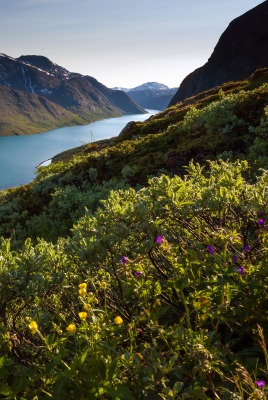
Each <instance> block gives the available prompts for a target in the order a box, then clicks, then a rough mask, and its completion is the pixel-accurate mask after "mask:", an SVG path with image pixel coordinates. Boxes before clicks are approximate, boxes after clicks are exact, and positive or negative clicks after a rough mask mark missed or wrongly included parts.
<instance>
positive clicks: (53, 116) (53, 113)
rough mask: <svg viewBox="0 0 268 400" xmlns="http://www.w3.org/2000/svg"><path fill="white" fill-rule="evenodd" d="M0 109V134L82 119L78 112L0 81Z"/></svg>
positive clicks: (29, 131)
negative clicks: (74, 112) (75, 112)
mask: <svg viewBox="0 0 268 400" xmlns="http://www.w3.org/2000/svg"><path fill="white" fill-rule="evenodd" d="M0 110H1V118H0V136H9V135H23V134H25V133H28V134H29V133H38V132H40V131H43V130H49V129H52V128H56V127H61V126H67V125H79V124H83V123H84V120H83V119H82V118H81V117H79V116H78V115H76V114H73V113H72V112H70V111H68V110H66V109H65V108H63V107H61V106H59V105H57V104H55V103H53V102H51V101H49V100H48V99H46V98H44V97H42V96H38V95H35V94H29V93H25V92H23V91H22V90H16V89H11V88H8V87H6V86H3V85H0Z"/></svg>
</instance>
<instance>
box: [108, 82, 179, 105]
mask: <svg viewBox="0 0 268 400" xmlns="http://www.w3.org/2000/svg"><path fill="white" fill-rule="evenodd" d="M114 89H116V90H123V91H125V92H126V93H127V94H128V96H129V97H130V98H132V99H133V100H134V101H135V102H137V103H138V104H140V105H141V106H142V107H144V108H147V109H155V110H164V109H165V108H166V107H167V105H168V104H169V102H170V100H171V99H172V97H173V96H174V94H175V93H176V91H177V88H169V87H168V86H166V85H164V84H162V83H158V82H146V83H143V84H142V85H139V86H136V87H134V88H131V89H127V88H114Z"/></svg>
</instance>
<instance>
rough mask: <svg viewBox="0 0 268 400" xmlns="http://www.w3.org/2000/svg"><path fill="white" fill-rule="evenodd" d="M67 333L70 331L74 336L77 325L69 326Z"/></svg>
mask: <svg viewBox="0 0 268 400" xmlns="http://www.w3.org/2000/svg"><path fill="white" fill-rule="evenodd" d="M66 331H68V332H69V333H72V334H74V333H75V332H76V326H75V324H70V325H68V326H67V328H66Z"/></svg>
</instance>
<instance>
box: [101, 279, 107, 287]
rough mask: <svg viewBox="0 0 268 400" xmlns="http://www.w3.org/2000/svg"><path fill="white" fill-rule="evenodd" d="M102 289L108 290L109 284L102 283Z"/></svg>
mask: <svg viewBox="0 0 268 400" xmlns="http://www.w3.org/2000/svg"><path fill="white" fill-rule="evenodd" d="M101 287H102V288H103V289H106V288H107V282H104V281H103V282H101Z"/></svg>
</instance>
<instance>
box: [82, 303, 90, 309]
mask: <svg viewBox="0 0 268 400" xmlns="http://www.w3.org/2000/svg"><path fill="white" fill-rule="evenodd" d="M83 309H84V310H85V311H89V310H90V309H91V307H90V305H89V304H84V305H83Z"/></svg>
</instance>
